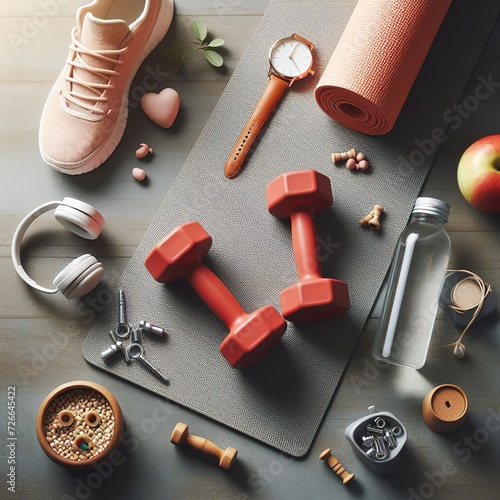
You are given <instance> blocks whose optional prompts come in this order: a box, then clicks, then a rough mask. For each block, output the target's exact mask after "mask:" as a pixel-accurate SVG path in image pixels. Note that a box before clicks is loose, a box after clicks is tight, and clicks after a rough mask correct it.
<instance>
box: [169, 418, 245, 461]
mask: <svg viewBox="0 0 500 500" xmlns="http://www.w3.org/2000/svg"><path fill="white" fill-rule="evenodd" d="M170 442H172V443H173V444H176V445H177V444H182V443H185V444H188V445H189V446H191V447H193V448H196V449H197V450H200V451H202V452H203V453H206V454H208V455H212V456H214V457H216V458H218V459H219V467H222V468H223V469H225V470H229V469H230V468H231V467H232V466H233V464H234V462H235V460H236V455H237V454H238V450H236V449H235V448H231V447H230V446H229V447H227V448H226V449H225V450H223V449H222V448H219V447H218V446H217V445H216V444H214V443H212V441H209V440H208V439H205V438H203V437H198V436H193V435H192V434H189V428H188V426H187V425H186V424H183V423H182V422H179V423H178V424H177V425H176V426H175V428H174V430H173V432H172V436H171V437H170Z"/></svg>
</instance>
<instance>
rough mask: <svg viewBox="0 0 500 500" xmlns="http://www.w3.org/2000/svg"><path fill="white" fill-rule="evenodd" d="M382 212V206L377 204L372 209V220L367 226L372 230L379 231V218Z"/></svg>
mask: <svg viewBox="0 0 500 500" xmlns="http://www.w3.org/2000/svg"><path fill="white" fill-rule="evenodd" d="M383 210H384V207H383V206H382V205H378V204H377V205H375V206H374V207H373V218H372V219H371V220H369V221H368V225H369V226H370V227H371V228H372V229H375V230H378V229H380V216H381V215H382V212H383Z"/></svg>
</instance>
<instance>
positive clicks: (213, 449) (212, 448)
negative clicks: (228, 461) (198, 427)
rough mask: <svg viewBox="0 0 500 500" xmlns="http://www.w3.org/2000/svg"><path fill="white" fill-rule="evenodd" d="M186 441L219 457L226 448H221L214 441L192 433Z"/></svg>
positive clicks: (204, 451)
mask: <svg viewBox="0 0 500 500" xmlns="http://www.w3.org/2000/svg"><path fill="white" fill-rule="evenodd" d="M184 443H186V444H188V445H189V446H192V447H193V448H196V449H197V450H200V451H202V452H203V453H207V454H208V455H212V456H214V457H216V458H219V459H220V457H221V456H222V454H223V453H224V450H222V449H221V448H219V447H218V446H217V445H216V444H215V443H212V441H209V440H208V439H206V438H203V437H199V436H193V435H192V434H188V435H187V437H186V439H185V440H184Z"/></svg>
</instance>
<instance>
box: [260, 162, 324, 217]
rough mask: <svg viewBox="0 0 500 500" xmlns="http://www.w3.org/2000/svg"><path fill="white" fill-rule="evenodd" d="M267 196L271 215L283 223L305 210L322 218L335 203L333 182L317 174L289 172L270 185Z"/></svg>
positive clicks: (302, 171) (312, 172)
mask: <svg viewBox="0 0 500 500" xmlns="http://www.w3.org/2000/svg"><path fill="white" fill-rule="evenodd" d="M266 195H267V207H268V209H269V212H270V213H271V214H272V215H274V216H275V217H279V218H280V219H289V218H290V217H291V215H292V214H293V213H295V212H296V211H297V210H301V209H304V208H306V209H308V210H309V211H311V213H312V214H319V213H321V212H324V211H325V210H327V209H328V207H329V206H330V205H331V204H332V203H333V195H332V185H331V183H330V179H329V178H328V177H327V176H326V175H323V174H320V173H319V172H316V170H301V171H297V172H286V173H284V174H283V175H280V176H279V177H278V178H276V179H274V180H273V181H271V182H270V183H269V184H268V186H267V189H266Z"/></svg>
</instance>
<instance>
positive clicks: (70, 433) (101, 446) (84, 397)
mask: <svg viewBox="0 0 500 500" xmlns="http://www.w3.org/2000/svg"><path fill="white" fill-rule="evenodd" d="M62 411H65V413H67V412H68V411H69V412H71V413H73V415H74V421H73V422H72V423H71V425H66V424H65V421H66V420H67V419H66V418H63V419H62V420H59V419H58V415H59V413H61V412H62ZM90 412H92V414H94V412H97V413H99V414H100V419H99V423H98V424H97V425H95V419H94V418H92V425H89V424H88V423H86V422H85V416H86V415H87V414H89V413H90ZM88 421H89V419H87V422H88ZM36 435H37V437H38V441H39V443H40V446H41V447H42V449H43V451H44V452H45V453H46V455H47V456H48V457H49V458H50V459H52V460H53V461H54V462H56V463H57V464H59V465H63V466H65V467H70V468H77V469H84V468H87V467H91V466H92V465H93V464H96V463H100V462H104V461H105V460H107V459H108V458H109V456H110V455H111V453H113V451H115V450H116V449H117V448H118V447H119V446H120V443H121V440H122V437H123V415H122V411H121V409H120V405H119V404H118V402H117V401H116V399H115V397H114V396H113V395H112V394H111V393H110V392H109V391H108V390H107V389H105V388H104V387H103V386H102V385H99V384H96V383H94V382H87V381H83V380H77V381H74V382H67V383H66V384H62V385H60V386H59V387H56V388H55V389H54V390H53V391H52V392H51V393H50V394H48V395H47V397H46V398H45V399H44V400H43V402H42V404H41V405H40V408H39V410H38V414H37V417H36ZM89 438H90V440H89ZM84 442H85V443H86V444H85V445H84V446H85V447H86V448H88V449H86V448H85V449H83V446H82V443H84Z"/></svg>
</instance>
